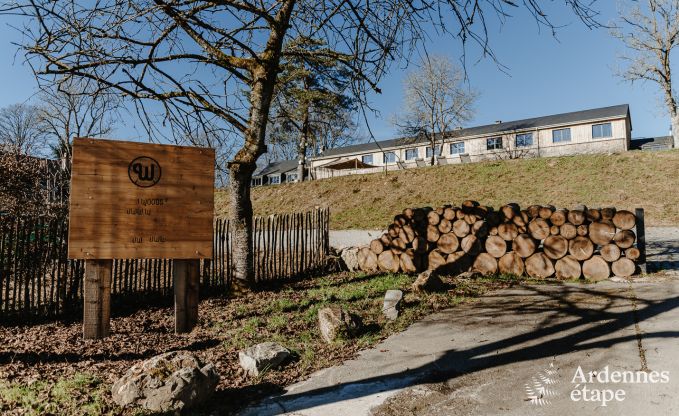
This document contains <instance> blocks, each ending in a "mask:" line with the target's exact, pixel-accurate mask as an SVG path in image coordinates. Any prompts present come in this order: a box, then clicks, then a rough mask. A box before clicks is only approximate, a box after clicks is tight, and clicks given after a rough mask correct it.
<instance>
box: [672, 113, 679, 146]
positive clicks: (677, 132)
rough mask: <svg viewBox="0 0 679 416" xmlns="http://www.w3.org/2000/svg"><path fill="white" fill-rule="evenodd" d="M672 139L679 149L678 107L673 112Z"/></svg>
mask: <svg viewBox="0 0 679 416" xmlns="http://www.w3.org/2000/svg"><path fill="white" fill-rule="evenodd" d="M671 118H672V120H671V122H672V141H673V144H674V148H675V149H679V112H677V111H676V109H675V110H674V111H673V112H672V114H671Z"/></svg>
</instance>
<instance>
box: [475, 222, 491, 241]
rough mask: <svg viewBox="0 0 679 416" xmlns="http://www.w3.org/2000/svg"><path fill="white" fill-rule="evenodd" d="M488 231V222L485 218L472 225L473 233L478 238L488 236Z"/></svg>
mask: <svg viewBox="0 0 679 416" xmlns="http://www.w3.org/2000/svg"><path fill="white" fill-rule="evenodd" d="M488 232H489V231H488V223H487V222H485V221H483V220H478V221H476V222H475V223H474V225H472V234H474V235H475V236H477V237H478V238H481V239H483V238H486V237H488Z"/></svg>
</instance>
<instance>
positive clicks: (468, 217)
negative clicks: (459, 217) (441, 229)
mask: <svg viewBox="0 0 679 416" xmlns="http://www.w3.org/2000/svg"><path fill="white" fill-rule="evenodd" d="M478 220H479V217H477V216H476V215H474V214H465V216H464V222H466V223H467V224H469V225H472V224H474V223H475V222H476V221H478Z"/></svg>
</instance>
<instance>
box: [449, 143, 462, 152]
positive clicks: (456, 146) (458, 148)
mask: <svg viewBox="0 0 679 416" xmlns="http://www.w3.org/2000/svg"><path fill="white" fill-rule="evenodd" d="M461 153H464V142H455V143H451V144H450V154H451V155H459V154H461Z"/></svg>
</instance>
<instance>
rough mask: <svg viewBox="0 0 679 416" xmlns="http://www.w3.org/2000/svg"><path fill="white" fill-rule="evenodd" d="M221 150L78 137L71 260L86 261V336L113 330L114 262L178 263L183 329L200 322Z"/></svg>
mask: <svg viewBox="0 0 679 416" xmlns="http://www.w3.org/2000/svg"><path fill="white" fill-rule="evenodd" d="M214 162H215V153H214V150H213V149H207V148H196V147H183V146H168V145H158V144H147V143H133V142H120V141H112V140H98V139H97V140H95V139H75V140H74V142H73V166H72V169H71V172H72V174H71V201H70V212H69V235H68V237H69V238H68V256H69V258H71V259H85V282H84V287H83V290H84V310H83V314H84V316H83V337H84V338H104V337H106V336H107V335H108V334H109V332H110V329H109V321H110V308H111V302H110V299H111V271H112V268H113V259H173V260H174V262H173V282H174V290H175V330H176V332H178V333H180V332H188V331H191V329H192V328H193V327H194V326H195V325H196V323H197V321H198V287H199V283H200V279H199V275H200V261H199V260H200V259H209V258H211V256H212V233H213V213H214Z"/></svg>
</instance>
